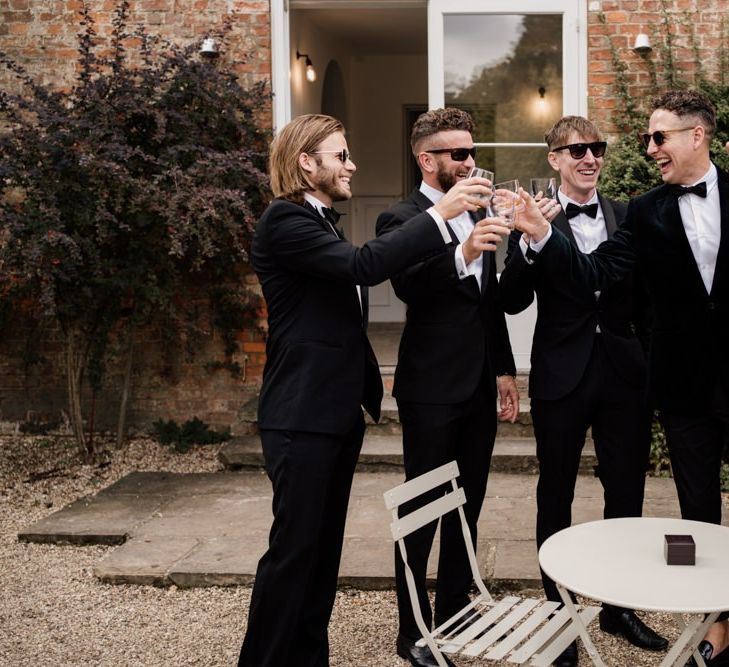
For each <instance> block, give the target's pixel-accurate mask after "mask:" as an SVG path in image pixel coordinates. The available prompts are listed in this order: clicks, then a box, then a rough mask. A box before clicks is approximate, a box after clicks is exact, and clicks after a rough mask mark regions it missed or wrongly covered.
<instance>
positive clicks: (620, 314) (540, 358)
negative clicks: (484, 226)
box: [499, 195, 646, 400]
mask: <svg viewBox="0 0 729 667" xmlns="http://www.w3.org/2000/svg"><path fill="white" fill-rule="evenodd" d="M598 199H599V201H600V208H601V210H602V213H603V217H604V219H605V227H606V229H607V233H608V238H610V237H612V236H613V235H614V234H615V232H616V231H617V229H618V227H620V226H621V225H622V224H623V223H624V221H625V215H626V211H627V205H626V204H623V203H620V202H616V201H611V200H609V199H607V198H606V197H603V196H602V195H598ZM552 226H553V227H554V229H555V230H559V231H560V232H561V233H562V234H563V235H564V237H565V238H566V239H567V240H568V242H569V243H570V246H571V248H572V249H573V250H574V251H575V252H579V249H578V246H577V242H576V241H575V237H574V234H573V233H572V228H571V226H570V223H569V220H568V219H567V217H566V216H565V214H564V212H561V213H560V214H559V215H558V216H557V217H556V218H555V219H554V221H553V222H552ZM520 238H521V232H519V231H515V232H513V233H512V235H511V237H510V238H509V249H508V253H507V257H506V267H505V269H504V271H503V272H502V273H501V279H500V282H499V289H500V295H501V300H502V305H503V308H504V310H505V311H506V312H507V313H510V314H515V313H519V312H521V311H523V310H524V309H526V308H527V307H528V306H529V305H530V304H531V303H532V301H533V300H534V298H535V296H536V299H537V321H536V325H535V328H534V339H533V342H532V352H531V372H530V374H529V395H530V396H531V397H532V398H535V399H543V400H557V399H560V398H562V397H563V396H566V395H567V394H569V393H570V392H571V391H572V390H573V389H574V388H575V387H576V386H577V384H578V383H579V381H580V380H581V379H582V377H583V376H584V373H585V369H586V368H587V365H588V363H589V361H590V356H591V354H592V350H593V347H594V344H595V339H596V337H597V336H601V337H602V341H603V344H604V345H603V349H604V350H605V353H606V358H607V360H608V361H609V363H611V364H612V366H613V368H614V370H615V372H616V374H617V376H618V377H620V378H621V379H622V380H623V381H625V382H626V383H627V384H628V385H630V386H633V387H636V388H638V389H643V388H644V386H645V381H646V362H645V353H644V350H643V348H642V346H641V343H640V341H639V339H638V336H637V335H636V323H635V320H636V315H638V314H640V313H636V312H635V309H634V306H638V308H643V307H644V303H642V302H640V303H636V299H634V297H636V296H637V294H640V292H637V289H636V288H637V287H638V286H637V285H635V284H634V280H633V276H632V274H629V275H628V276H626V277H625V278H623V279H622V280H620V281H619V282H617V283H615V284H612V285H610V286H608V287H606V288H605V289H603V290H602V291H601V292H600V295H599V297H596V295H595V290H594V289H593V288H592V287H591V286H590V285H589V284H588V283H587V281H584V282H581V281H579V280H578V281H573V280H572V279H571V276H570V275H569V274H568V273H567V272H564V273H556V272H551V273H550V272H545V271H543V270H542V266H543V264H542V263H540V262H535V263H533V264H529V263H528V262H527V260H526V259H525V257H524V254H523V253H522V251H521V248H520V247H519V239H520ZM636 292H637V294H636ZM638 326H640V323H639V325H638ZM598 327H599V329H600V333H597V329H598Z"/></svg>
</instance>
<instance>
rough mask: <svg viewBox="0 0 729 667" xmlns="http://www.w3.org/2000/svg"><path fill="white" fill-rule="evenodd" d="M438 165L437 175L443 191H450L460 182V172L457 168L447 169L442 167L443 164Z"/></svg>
mask: <svg viewBox="0 0 729 667" xmlns="http://www.w3.org/2000/svg"><path fill="white" fill-rule="evenodd" d="M438 167H439V169H438V175H437V176H436V178H437V180H438V185H440V189H441V190H442V191H443V192H448V190H450V189H451V188H452V187H453V186H454V185H455V184H456V183H457V182H458V179H459V176H458V173H457V171H456V170H454V171H446V170H445V169H442V165H438Z"/></svg>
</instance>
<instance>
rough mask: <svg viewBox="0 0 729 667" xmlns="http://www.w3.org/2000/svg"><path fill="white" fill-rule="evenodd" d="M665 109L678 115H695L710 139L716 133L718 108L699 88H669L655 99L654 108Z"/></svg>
mask: <svg viewBox="0 0 729 667" xmlns="http://www.w3.org/2000/svg"><path fill="white" fill-rule="evenodd" d="M657 109H665V110H666V111H670V112H671V113H675V114H676V115H677V116H680V117H683V116H693V117H694V118H696V120H697V121H698V123H699V124H700V125H703V127H704V130H705V131H706V136H707V137H708V139H709V141H711V138H712V137H713V136H714V134H715V133H716V109H715V108H714V105H713V104H712V102H711V100H710V99H709V98H708V97H706V95H704V94H703V93H700V92H699V91H698V90H669V91H668V92H667V93H663V94H662V95H659V96H658V97H656V98H654V99H653V110H654V111H655V110H657Z"/></svg>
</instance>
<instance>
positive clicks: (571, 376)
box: [499, 116, 667, 667]
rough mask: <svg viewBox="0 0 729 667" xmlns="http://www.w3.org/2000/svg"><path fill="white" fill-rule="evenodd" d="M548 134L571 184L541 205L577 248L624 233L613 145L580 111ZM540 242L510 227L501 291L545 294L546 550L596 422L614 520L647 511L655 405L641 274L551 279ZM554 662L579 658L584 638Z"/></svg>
mask: <svg viewBox="0 0 729 667" xmlns="http://www.w3.org/2000/svg"><path fill="white" fill-rule="evenodd" d="M545 141H546V143H547V146H548V147H549V153H548V156H547V159H548V161H549V164H550V166H551V167H552V169H554V170H555V171H557V172H558V173H559V175H560V179H561V185H560V188H559V191H558V193H557V199H556V200H548V199H541V200H540V201H539V202H538V206H539V207H540V208H541V209H542V212H543V214H544V215H545V217H546V218H547V219H550V220H551V221H552V225H553V227H554V228H555V229H559V230H560V231H561V232H562V233H563V234H564V235H565V236H566V237H567V238H568V239H569V242H570V244H571V246H572V247H573V249H574V250H575V251H576V252H579V253H581V254H587V253H591V252H592V251H593V250H594V249H595V248H596V247H597V246H598V245H599V244H600V243H601V242H602V241H604V240H606V239H607V238H608V237H610V236H612V235H613V234H614V233H615V231H616V230H617V229H618V227H619V226H620V225H621V224H622V223H623V221H624V219H625V212H626V209H627V207H626V205H625V204H622V203H620V202H616V201H611V200H610V199H608V198H607V197H604V196H602V195H601V194H600V193H599V192H598V191H597V181H598V178H599V176H600V170H601V168H602V163H603V156H604V154H605V149H606V143H605V142H604V141H602V138H601V136H600V132H599V130H598V128H597V127H596V126H595V125H594V124H593V123H592V122H590V121H589V120H587V119H586V118H582V117H580V116H565V117H563V118H561V119H560V120H559V121H557V123H556V124H555V125H554V126H553V127H552V128H551V129H550V130H549V131H548V132H547V133H546V135H545ZM531 245H536V244H530V243H529V239H528V237H526V236H525V235H523V234H522V232H520V231H518V230H517V231H515V232H514V233H513V234H512V235H511V238H510V239H509V249H508V253H507V258H506V268H505V269H504V271H503V273H502V274H501V281H500V284H499V289H500V294H501V298H502V302H503V305H504V309H505V311H506V312H507V313H518V312H521V311H522V310H524V309H525V308H527V307H528V306H529V305H530V304H531V303H532V301H533V300H534V298H535V295H536V298H537V322H536V327H535V331H534V340H533V343H532V354H531V372H530V374H529V396H530V399H531V412H532V419H533V423H534V433H535V436H536V440H537V458H538V460H539V481H538V483H537V548H539V547H541V545H542V544H543V543H544V541H545V540H546V539H547V538H548V537H549V536H551V535H553V534H554V533H556V532H557V531H559V530H562V529H563V528H567V527H568V526H569V525H570V524H571V522H572V512H571V508H572V500H573V498H574V491H575V483H576V481H577V473H578V470H579V466H580V455H581V452H582V448H583V446H584V444H585V437H586V434H587V430H588V429H589V428H592V438H593V441H594V443H595V453H596V455H597V460H598V476H599V478H600V482H601V483H602V486H603V489H604V509H603V514H604V517H605V518H606V519H611V518H617V517H630V516H640V515H641V513H642V510H643V491H644V487H645V473H646V468H647V465H648V455H649V449H650V415H651V413H650V410H649V408H648V406H647V404H646V400H645V383H646V361H645V355H644V351H643V348H642V346H641V343H640V341H639V339H638V336H637V335H636V333H635V326H634V319H635V315H636V310H637V309H636V306H639V304H638V303H636V301H635V300H634V293H635V291H636V285H634V281H633V276H628V277H626V278H625V279H624V280H622V281H621V282H620V283H618V284H615V285H611V286H610V287H608V288H606V289H604V290H600V291H594V290H591V289H589V288H588V287H587V285H586V284H585V285H582V284H579V283H574V282H572V280H571V279H570V276H569V274H568V272H567V271H565V272H563V273H561V274H558V275H554V276H551V275H550V276H545V275H544V274H543V273H542V272H541V271H540V264H539V263H538V262H535V261H534V253H535V252H537V250H535V249H534V248H533V247H530V246H531ZM536 247H537V249H538V246H536ZM641 305H642V304H641ZM542 581H543V584H544V590H545V593H546V596H547V598H548V599H549V600H554V601H560V596H559V593H558V592H557V588H556V586H555V584H554V582H553V581H552V580H551V579H550V578H549V577H548V576H547V575H546V574H544V573H542ZM600 627H601V628H602V629H603V630H605V631H607V632H610V633H612V634H620V635H623V636H624V637H625V638H626V639H627V640H628V641H630V642H631V643H632V644H635V645H636V646H639V647H641V648H648V649H652V650H658V649H664V648H665V647H666V645H667V642H666V640H665V639H663V638H662V637H659V636H658V635H657V634H656V633H655V632H653V630H651V629H650V628H649V627H647V626H646V625H645V624H644V623H643V621H641V620H640V619H639V618H638V617H637V616H636V615H635V613H634V612H633V611H631V610H627V609H622V608H619V607H614V606H612V605H607V604H606V605H603V609H602V611H601V612H600ZM554 664H555V665H558V666H559V667H571V666H572V665H576V664H577V646H576V644H571V645H570V646H569V647H568V649H567V650H566V651H565V652H564V653H563V654H562V655H561V656H560V657H559V659H558V660H556V661H555V662H554Z"/></svg>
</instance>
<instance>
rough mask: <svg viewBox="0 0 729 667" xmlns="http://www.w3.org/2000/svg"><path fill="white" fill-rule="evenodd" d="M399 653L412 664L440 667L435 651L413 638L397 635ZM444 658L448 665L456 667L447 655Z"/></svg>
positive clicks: (422, 666) (420, 666) (424, 666)
mask: <svg viewBox="0 0 729 667" xmlns="http://www.w3.org/2000/svg"><path fill="white" fill-rule="evenodd" d="M397 654H398V655H399V656H400V657H401V658H402V659H403V660H409V661H410V664H411V665H414V666H415V667H439V665H438V661H437V660H436V659H435V656H434V655H433V652H432V651H431V650H430V649H429V648H428V647H427V646H416V645H415V642H414V641H413V640H412V639H408V638H407V637H404V636H403V635H398V636H397ZM443 658H445V661H446V664H447V665H448V667H455V665H454V664H453V663H452V662H451V661H450V660H449V659H448V658H447V657H446V656H443Z"/></svg>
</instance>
